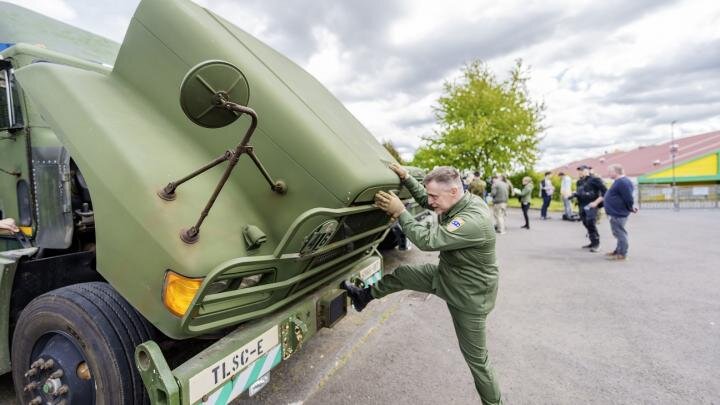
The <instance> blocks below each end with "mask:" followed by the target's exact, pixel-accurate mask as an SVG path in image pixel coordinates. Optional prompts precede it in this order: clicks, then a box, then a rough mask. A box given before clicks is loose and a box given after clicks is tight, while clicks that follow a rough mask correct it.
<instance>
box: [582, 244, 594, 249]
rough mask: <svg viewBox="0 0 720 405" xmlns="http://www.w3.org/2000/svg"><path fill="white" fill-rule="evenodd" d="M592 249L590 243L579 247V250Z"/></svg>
mask: <svg viewBox="0 0 720 405" xmlns="http://www.w3.org/2000/svg"><path fill="white" fill-rule="evenodd" d="M592 248H593V244H592V243H590V244H587V245H585V246H582V247H581V249H592Z"/></svg>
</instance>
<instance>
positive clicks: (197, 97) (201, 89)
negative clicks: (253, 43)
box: [180, 60, 250, 128]
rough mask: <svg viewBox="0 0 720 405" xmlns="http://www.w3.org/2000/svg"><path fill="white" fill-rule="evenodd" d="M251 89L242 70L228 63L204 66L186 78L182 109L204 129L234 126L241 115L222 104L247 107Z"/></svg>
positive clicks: (192, 70)
mask: <svg viewBox="0 0 720 405" xmlns="http://www.w3.org/2000/svg"><path fill="white" fill-rule="evenodd" d="M249 99H250V88H249V87H248V82H247V80H246V79H245V75H243V74H242V72H241V71H240V69H238V68H237V67H235V66H233V65H232V64H230V63H228V62H223V61H220V60H210V61H205V62H202V63H200V64H198V65H196V66H195V67H193V68H192V69H190V71H189V72H188V73H187V75H185V78H184V79H183V81H182V85H181V86H180V106H181V107H182V110H183V112H184V113H185V115H186V116H187V117H188V118H189V119H190V121H192V122H194V123H195V124H197V125H200V126H201V127H205V128H220V127H224V126H226V125H229V124H231V123H233V122H234V121H235V120H236V119H238V118H239V117H240V114H238V113H236V112H233V111H230V110H228V109H226V108H224V107H222V101H223V100H225V101H229V102H233V103H236V104H241V105H247V103H248V100H249Z"/></svg>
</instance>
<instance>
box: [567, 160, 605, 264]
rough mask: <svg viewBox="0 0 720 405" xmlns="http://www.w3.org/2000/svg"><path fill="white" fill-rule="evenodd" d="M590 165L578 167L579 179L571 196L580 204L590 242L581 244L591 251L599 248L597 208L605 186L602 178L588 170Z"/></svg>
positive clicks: (599, 205)
mask: <svg viewBox="0 0 720 405" xmlns="http://www.w3.org/2000/svg"><path fill="white" fill-rule="evenodd" d="M590 169H591V167H590V166H588V165H581V166H580V167H578V171H579V172H580V173H579V174H580V179H578V181H577V188H576V190H575V193H574V194H573V197H575V198H577V200H578V205H579V206H580V219H581V220H582V224H583V226H585V229H587V232H588V233H587V236H588V238H590V243H589V244H587V245H585V246H583V247H582V248H583V249H589V250H590V251H591V252H597V251H598V250H600V233H599V232H598V229H597V217H598V210H599V209H600V208H602V196H603V195H605V192H607V187H605V184H604V183H603V181H602V179H600V178H599V177H597V176H594V175H593V174H592V173H591V172H590Z"/></svg>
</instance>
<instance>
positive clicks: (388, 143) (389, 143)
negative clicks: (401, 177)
mask: <svg viewBox="0 0 720 405" xmlns="http://www.w3.org/2000/svg"><path fill="white" fill-rule="evenodd" d="M382 145H383V146H384V147H385V149H387V151H388V152H389V153H390V155H392V157H394V158H395V160H397V161H398V163H400V164H401V165H402V164H405V162H403V159H402V157H400V152H398V151H397V149H395V145H393V143H392V141H390V140H385V141H383V143H382Z"/></svg>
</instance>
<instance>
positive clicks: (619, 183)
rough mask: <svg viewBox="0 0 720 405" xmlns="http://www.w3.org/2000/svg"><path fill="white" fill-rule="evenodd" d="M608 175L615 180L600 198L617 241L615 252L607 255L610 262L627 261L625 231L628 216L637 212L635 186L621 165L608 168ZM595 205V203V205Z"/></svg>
mask: <svg viewBox="0 0 720 405" xmlns="http://www.w3.org/2000/svg"><path fill="white" fill-rule="evenodd" d="M608 175H609V176H610V178H611V179H613V184H612V186H610V189H609V190H608V191H607V192H606V193H605V195H604V196H603V197H601V198H600V201H602V202H603V203H604V204H605V212H606V213H607V214H608V216H609V217H610V229H611V230H612V234H613V236H614V237H615V239H617V245H616V246H615V250H613V251H612V252H610V253H607V254H606V255H607V256H608V257H607V259H608V260H625V259H627V252H628V247H629V245H628V233H627V230H626V229H625V224H626V223H627V219H628V216H630V214H631V213H634V212H637V211H638V210H637V208H636V207H635V206H634V205H635V201H634V199H633V188H634V187H633V184H632V181H630V179H628V178H627V177H625V170H623V167H622V166H621V165H619V164H613V165H610V166H608ZM593 204H594V203H593Z"/></svg>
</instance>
